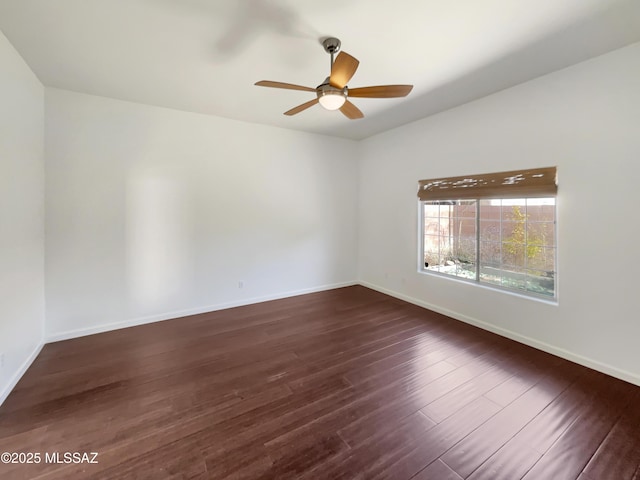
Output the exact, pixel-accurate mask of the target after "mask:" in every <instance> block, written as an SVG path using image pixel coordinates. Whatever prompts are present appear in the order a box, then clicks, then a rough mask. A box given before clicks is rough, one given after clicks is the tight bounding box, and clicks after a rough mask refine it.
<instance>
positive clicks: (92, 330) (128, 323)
mask: <svg viewBox="0 0 640 480" xmlns="http://www.w3.org/2000/svg"><path fill="white" fill-rule="evenodd" d="M357 284H358V282H356V281H352V282H342V283H334V284H330V285H321V286H319V287H312V288H305V289H302V290H293V291H289V292H283V293H277V294H273V295H265V296H262V297H254V298H248V299H242V300H238V301H235V302H227V303H219V304H216V305H208V306H204V307H197V308H191V309H187V310H179V311H174V312H165V313H161V314H158V315H151V316H148V317H140V318H132V319H130V320H123V321H121V322H114V323H106V324H102V325H97V326H94V327H89V328H79V329H76V330H67V331H64V332H55V333H50V334H48V335H47V337H46V343H52V342H59V341H62V340H69V339H71V338H78V337H84V336H87V335H94V334H96V333H103V332H109V331H111V330H119V329H121V328H128V327H135V326H137V325H145V324H147V323H154V322H161V321H163V320H172V319H174V318H180V317H188V316H189V315H198V314H201V313H208V312H215V311H217V310H226V309H227V308H234V307H242V306H244V305H251V304H254V303H260V302H268V301H270V300H279V299H282V298H288V297H296V296H298V295H306V294H308V293H316V292H322V291H325V290H333V289H335V288H342V287H351V286H353V285H357Z"/></svg>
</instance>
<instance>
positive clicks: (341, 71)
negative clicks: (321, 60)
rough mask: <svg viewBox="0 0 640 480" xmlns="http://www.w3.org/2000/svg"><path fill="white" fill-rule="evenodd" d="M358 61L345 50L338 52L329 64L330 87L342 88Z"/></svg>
mask: <svg viewBox="0 0 640 480" xmlns="http://www.w3.org/2000/svg"><path fill="white" fill-rule="evenodd" d="M358 65H360V62H359V61H358V60H356V59H355V58H353V57H352V56H351V55H349V54H348V53H346V52H340V53H339V54H338V56H337V57H336V59H335V61H334V62H333V65H332V66H331V76H330V77H329V83H330V84H331V86H332V87H336V88H344V87H345V85H346V84H347V83H349V80H351V77H353V74H354V73H356V70H357V69H358Z"/></svg>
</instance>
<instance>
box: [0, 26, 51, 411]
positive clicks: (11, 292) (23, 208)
mask: <svg viewBox="0 0 640 480" xmlns="http://www.w3.org/2000/svg"><path fill="white" fill-rule="evenodd" d="M43 129H44V89H43V87H42V84H41V83H40V82H39V81H38V79H37V78H36V76H35V75H34V74H33V73H32V72H31V70H30V69H29V67H28V66H27V65H26V64H25V63H24V61H23V60H22V58H21V57H20V56H19V55H18V53H17V52H16V51H15V50H14V48H13V47H12V46H11V44H10V43H9V41H8V40H7V39H6V37H5V36H4V35H3V34H2V33H1V32H0V404H1V403H2V402H3V401H4V399H5V398H6V396H7V395H8V394H9V392H10V391H11V389H12V388H13V386H14V385H15V384H16V382H17V381H18V380H19V379H20V377H21V376H22V374H23V373H24V371H25V370H26V368H27V367H28V366H29V365H30V364H31V361H32V360H33V359H34V358H35V356H36V355H37V353H38V352H39V351H40V348H41V347H42V342H43V332H44V258H43V255H44V238H43V230H44V229H43V224H44V223H43V222H44V213H43V211H44V203H43V202H44V154H43V140H44V131H43ZM2 355H4V365H2V363H3V362H2Z"/></svg>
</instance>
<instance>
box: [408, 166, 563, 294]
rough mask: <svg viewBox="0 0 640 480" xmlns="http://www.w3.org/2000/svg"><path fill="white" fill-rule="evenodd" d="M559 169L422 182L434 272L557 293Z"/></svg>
mask: <svg viewBox="0 0 640 480" xmlns="http://www.w3.org/2000/svg"><path fill="white" fill-rule="evenodd" d="M556 191H557V187H556V169H555V168H546V169H536V170H527V171H517V172H502V173H497V174H490V175H474V176H465V177H456V178H448V179H435V180H422V181H420V190H419V192H418V197H419V198H420V201H421V202H420V208H421V215H420V222H421V232H422V234H421V242H420V265H421V267H420V268H421V270H422V271H424V272H428V273H436V274H444V275H448V276H453V277H457V278H459V279H463V280H467V281H473V282H478V283H482V284H485V285H489V286H494V287H499V288H504V289H509V290H512V291H517V292H520V293H523V294H526V295H532V296H540V297H543V298H555V296H556V197H555V194H556Z"/></svg>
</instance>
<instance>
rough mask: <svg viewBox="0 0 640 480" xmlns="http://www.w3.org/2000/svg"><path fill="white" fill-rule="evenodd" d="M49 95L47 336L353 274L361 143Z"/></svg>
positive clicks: (307, 287) (289, 290) (335, 281)
mask: <svg viewBox="0 0 640 480" xmlns="http://www.w3.org/2000/svg"><path fill="white" fill-rule="evenodd" d="M45 97H46V109H45V110H46V136H45V138H46V140H45V145H46V152H47V165H46V185H47V190H46V203H47V215H46V236H47V245H46V275H47V286H46V298H47V307H46V313H47V337H48V338H49V339H50V340H51V339H59V338H66V337H69V336H76V335H82V334H86V333H92V332H96V331H101V330H105V329H109V328H115V327H118V326H123V325H128V324H135V323H142V322H146V321H152V320H157V319H163V318H171V317H175V316H179V315H183V314H188V313H195V312H202V311H209V310H213V309H217V308H221V307H224V306H229V305H238V304H243V303H249V302H254V301H259V300H262V299H267V298H275V297H279V296H286V295H291V294H295V293H301V292H305V291H312V290H318V289H323V288H327V287H330V286H336V285H342V284H345V283H348V284H351V283H353V282H354V281H355V280H356V263H357V253H356V247H357V241H356V228H357V218H356V211H357V191H356V186H357V158H356V154H357V144H356V143H355V142H353V141H350V140H343V139H336V138H330V137H325V136H319V135H311V134H306V133H301V132H294V131H287V130H283V129H278V128H272V127H266V126H261V125H253V124H247V123H242V122H237V121H231V120H226V119H222V118H216V117H210V116H205V115H198V114H193V113H186V112H179V111H174V110H169V109H163V108H157V107H150V106H144V105H139V104H133V103H128V102H122V101H116V100H110V99H106V98H101V97H94V96H89V95H83V94H78V93H72V92H68V91H63V90H57V89H50V88H47V89H46V95H45ZM238 282H243V288H241V289H240V288H238Z"/></svg>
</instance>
